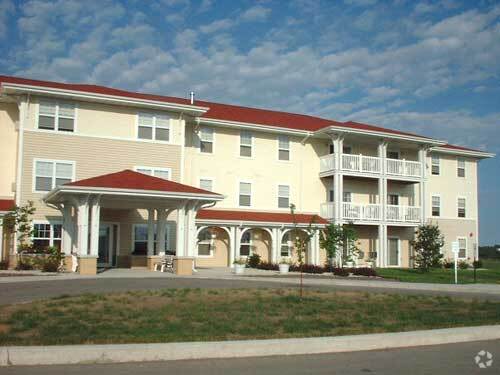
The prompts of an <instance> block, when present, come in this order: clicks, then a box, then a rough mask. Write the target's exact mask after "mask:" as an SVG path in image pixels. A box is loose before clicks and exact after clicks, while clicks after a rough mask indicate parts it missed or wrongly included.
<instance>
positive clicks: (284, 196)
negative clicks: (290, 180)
mask: <svg viewBox="0 0 500 375" xmlns="http://www.w3.org/2000/svg"><path fill="white" fill-rule="evenodd" d="M278 207H279V208H288V207H290V186H288V185H278Z"/></svg>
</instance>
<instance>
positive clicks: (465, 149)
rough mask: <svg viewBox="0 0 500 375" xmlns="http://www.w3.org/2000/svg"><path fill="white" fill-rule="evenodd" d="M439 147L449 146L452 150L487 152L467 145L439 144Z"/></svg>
mask: <svg viewBox="0 0 500 375" xmlns="http://www.w3.org/2000/svg"><path fill="white" fill-rule="evenodd" d="M439 147H443V148H449V149H451V150H458V151H472V152H485V151H481V150H474V149H473V148H467V147H463V146H457V145H450V144H447V145H443V146H439Z"/></svg>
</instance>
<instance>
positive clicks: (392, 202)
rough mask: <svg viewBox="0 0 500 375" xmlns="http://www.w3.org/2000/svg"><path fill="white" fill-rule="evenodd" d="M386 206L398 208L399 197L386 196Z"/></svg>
mask: <svg viewBox="0 0 500 375" xmlns="http://www.w3.org/2000/svg"><path fill="white" fill-rule="evenodd" d="M387 204H388V205H390V206H399V195H397V194H389V195H388V196H387Z"/></svg>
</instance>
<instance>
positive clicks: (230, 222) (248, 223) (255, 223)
mask: <svg viewBox="0 0 500 375" xmlns="http://www.w3.org/2000/svg"><path fill="white" fill-rule="evenodd" d="M196 222H197V223H199V224H217V225H234V226H241V225H243V226H245V225H246V226H251V227H258V226H261V227H262V226H266V227H282V226H285V227H293V225H294V224H293V223H288V222H276V221H251V220H219V219H196ZM297 226H298V227H299V228H308V227H309V224H305V223H301V224H297ZM313 226H314V227H318V228H323V227H325V226H326V224H320V223H315V224H313Z"/></svg>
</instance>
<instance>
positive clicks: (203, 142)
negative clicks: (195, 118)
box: [200, 127, 214, 154]
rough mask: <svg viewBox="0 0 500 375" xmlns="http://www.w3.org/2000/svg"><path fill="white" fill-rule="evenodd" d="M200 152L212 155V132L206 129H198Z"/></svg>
mask: <svg viewBox="0 0 500 375" xmlns="http://www.w3.org/2000/svg"><path fill="white" fill-rule="evenodd" d="M200 152H203V153H204V154H212V153H213V152H214V130H213V129H211V128H207V127H202V128H201V129H200Z"/></svg>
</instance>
